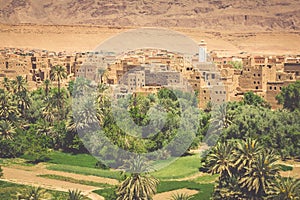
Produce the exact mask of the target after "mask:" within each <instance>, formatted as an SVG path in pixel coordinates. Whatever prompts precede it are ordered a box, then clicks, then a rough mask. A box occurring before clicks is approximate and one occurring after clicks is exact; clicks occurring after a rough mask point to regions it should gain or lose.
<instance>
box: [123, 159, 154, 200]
mask: <svg viewBox="0 0 300 200" xmlns="http://www.w3.org/2000/svg"><path fill="white" fill-rule="evenodd" d="M127 163H128V162H127ZM125 165H126V164H125ZM125 168H127V170H129V171H131V174H130V175H129V176H128V177H126V178H125V180H124V181H123V182H122V183H121V185H120V186H119V187H118V189H117V195H118V197H117V200H151V199H152V196H153V195H154V194H155V193H156V187H157V185H158V183H159V181H158V179H156V178H154V177H153V176H151V175H149V167H148V165H147V164H146V162H145V161H144V160H143V159H142V158H141V157H139V156H138V157H137V158H134V159H132V160H131V161H130V162H129V163H128V165H127V167H125Z"/></svg>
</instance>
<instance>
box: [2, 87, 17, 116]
mask: <svg viewBox="0 0 300 200" xmlns="http://www.w3.org/2000/svg"><path fill="white" fill-rule="evenodd" d="M18 112H19V111H18V109H17V108H16V106H15V104H14V101H13V99H12V96H11V94H10V93H8V92H6V91H4V90H2V89H0V119H4V120H6V119H9V120H11V121H13V120H15V118H16V116H17V115H18V114H19V113H18Z"/></svg>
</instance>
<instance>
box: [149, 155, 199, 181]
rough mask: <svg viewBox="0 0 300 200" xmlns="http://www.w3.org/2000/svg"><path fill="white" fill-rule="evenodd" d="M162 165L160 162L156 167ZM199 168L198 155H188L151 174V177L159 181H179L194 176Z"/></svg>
mask: <svg viewBox="0 0 300 200" xmlns="http://www.w3.org/2000/svg"><path fill="white" fill-rule="evenodd" d="M162 164H163V163H162V162H160V163H156V165H162ZM154 166H155V165H154ZM199 167H200V158H199V155H196V154H195V155H188V156H183V157H180V158H178V159H177V160H175V161H174V162H172V163H171V164H170V165H167V166H166V167H164V168H162V169H160V170H158V171H156V172H153V173H152V175H153V176H155V177H156V178H159V179H161V180H167V179H180V178H185V177H188V176H191V175H193V174H196V173H197V172H199Z"/></svg>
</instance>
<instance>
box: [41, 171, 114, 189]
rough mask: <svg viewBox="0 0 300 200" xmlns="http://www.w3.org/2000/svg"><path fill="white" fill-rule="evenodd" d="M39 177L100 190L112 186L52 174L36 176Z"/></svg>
mask: <svg viewBox="0 0 300 200" xmlns="http://www.w3.org/2000/svg"><path fill="white" fill-rule="evenodd" d="M38 176H39V177H43V178H48V179H54V180H60V181H67V182H70V183H78V184H81V185H90V186H95V187H100V188H108V187H112V185H109V184H107V183H99V182H94V181H85V180H77V179H74V178H70V177H65V176H59V175H54V174H42V175H38Z"/></svg>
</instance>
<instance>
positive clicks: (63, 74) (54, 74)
mask: <svg viewBox="0 0 300 200" xmlns="http://www.w3.org/2000/svg"><path fill="white" fill-rule="evenodd" d="M65 78H67V70H66V68H65V67H63V66H61V65H56V66H54V67H53V68H52V69H51V80H53V81H57V87H58V93H59V94H60V87H61V80H62V79H65Z"/></svg>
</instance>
